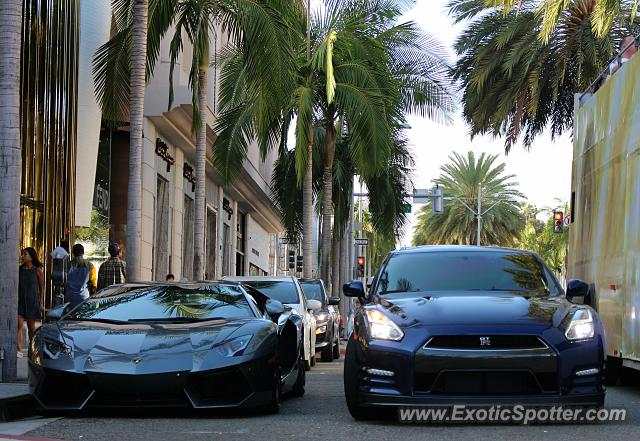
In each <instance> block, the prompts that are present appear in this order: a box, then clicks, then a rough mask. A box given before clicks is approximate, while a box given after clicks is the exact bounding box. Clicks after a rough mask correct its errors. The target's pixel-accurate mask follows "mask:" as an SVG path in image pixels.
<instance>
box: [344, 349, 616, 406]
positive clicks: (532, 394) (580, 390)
mask: <svg viewBox="0 0 640 441" xmlns="http://www.w3.org/2000/svg"><path fill="white" fill-rule="evenodd" d="M540 341H541V345H540V346H539V347H534V348H531V349H514V350H487V349H482V350H464V349H440V348H432V347H429V346H428V345H426V344H424V345H421V346H420V347H419V348H418V349H417V350H415V352H411V351H408V350H404V349H403V348H402V347H399V345H394V344H393V343H390V342H377V341H369V342H366V343H363V342H362V341H360V342H359V343H360V344H356V345H354V349H355V351H356V357H355V359H356V364H357V368H358V372H359V374H358V376H357V378H358V391H359V402H360V404H361V405H362V406H365V407H443V406H444V407H449V406H454V405H458V404H459V405H467V406H480V407H485V406H494V405H498V404H504V405H517V404H521V405H525V406H556V405H563V406H584V407H592V406H593V407H600V406H602V405H603V404H604V399H605V387H604V380H603V376H604V360H603V355H602V351H601V350H600V349H599V345H598V342H596V341H589V342H577V343H569V342H566V344H565V343H563V344H562V345H559V347H553V346H551V345H550V344H547V343H545V342H544V341H542V340H540ZM589 369H596V371H593V372H595V373H591V374H586V375H585V374H584V372H585V371H586V370H589Z"/></svg>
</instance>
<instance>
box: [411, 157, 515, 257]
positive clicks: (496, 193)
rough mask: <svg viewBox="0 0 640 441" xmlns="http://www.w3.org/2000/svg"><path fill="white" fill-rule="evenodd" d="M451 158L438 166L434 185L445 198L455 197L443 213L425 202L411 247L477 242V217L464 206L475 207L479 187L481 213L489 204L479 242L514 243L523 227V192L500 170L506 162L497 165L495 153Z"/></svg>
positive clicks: (483, 218) (503, 168) (448, 202)
mask: <svg viewBox="0 0 640 441" xmlns="http://www.w3.org/2000/svg"><path fill="white" fill-rule="evenodd" d="M449 158H450V160H451V162H450V163H448V164H445V165H443V166H442V167H441V171H442V173H441V174H440V176H439V177H438V178H437V179H436V180H435V183H436V184H438V185H440V186H441V187H442V188H443V189H444V192H445V195H446V196H448V197H453V198H457V199H456V200H451V201H447V203H446V204H445V206H444V213H441V214H434V213H432V211H431V207H430V206H426V205H425V206H424V207H422V208H421V209H420V214H419V215H418V224H417V225H416V227H415V229H414V236H413V245H424V244H459V245H468V244H475V243H476V234H477V228H478V224H477V219H476V216H475V215H474V214H473V213H472V212H471V211H470V210H469V209H468V208H467V207H465V204H466V205H468V206H469V207H474V208H475V207H476V203H477V199H478V189H479V188H480V187H481V188H482V193H481V203H482V207H485V208H484V209H483V211H484V210H486V209H487V208H490V207H493V208H491V209H490V210H489V211H488V212H487V213H486V214H483V216H482V230H481V232H480V238H481V242H482V243H484V244H492V245H503V246H506V245H512V244H513V243H515V240H516V238H517V237H518V235H519V232H520V230H521V229H522V217H521V214H520V207H519V204H518V199H520V198H522V197H524V196H523V195H522V193H520V192H519V191H518V190H517V186H518V184H517V183H515V182H513V181H512V180H511V179H512V178H513V177H514V175H505V174H504V170H505V164H504V163H500V164H496V160H497V159H498V155H486V154H484V153H482V154H481V155H480V157H478V158H476V156H475V154H474V153H473V152H468V153H467V155H466V156H463V155H460V154H459V153H454V154H453V155H451V156H450V157H449ZM494 204H495V205H494Z"/></svg>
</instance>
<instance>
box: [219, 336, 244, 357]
mask: <svg viewBox="0 0 640 441" xmlns="http://www.w3.org/2000/svg"><path fill="white" fill-rule="evenodd" d="M251 337H253V336H252V335H241V336H239V337H235V338H232V339H231V340H227V341H225V342H222V343H220V344H219V345H217V346H216V349H217V350H218V352H219V353H220V354H222V355H224V356H225V357H233V356H234V355H242V354H243V352H244V350H245V349H246V348H247V346H248V345H249V342H250V341H251Z"/></svg>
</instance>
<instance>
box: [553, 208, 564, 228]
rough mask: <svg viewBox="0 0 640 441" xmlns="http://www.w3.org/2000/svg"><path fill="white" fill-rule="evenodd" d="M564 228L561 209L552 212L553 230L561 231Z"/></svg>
mask: <svg viewBox="0 0 640 441" xmlns="http://www.w3.org/2000/svg"><path fill="white" fill-rule="evenodd" d="M563 228H564V213H563V212H562V211H554V212H553V232H554V233H562V229H563Z"/></svg>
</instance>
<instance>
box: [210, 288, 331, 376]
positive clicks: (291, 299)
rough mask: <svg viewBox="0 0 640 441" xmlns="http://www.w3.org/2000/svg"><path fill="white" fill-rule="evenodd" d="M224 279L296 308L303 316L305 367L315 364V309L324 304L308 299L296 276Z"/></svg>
mask: <svg viewBox="0 0 640 441" xmlns="http://www.w3.org/2000/svg"><path fill="white" fill-rule="evenodd" d="M222 280H225V281H227V282H238V283H243V284H246V285H249V286H251V287H253V288H255V289H257V290H258V291H260V292H262V293H263V294H264V295H266V296H269V297H270V298H272V299H275V300H278V301H280V302H281V303H282V304H284V305H285V306H290V307H291V308H293V309H295V310H296V311H297V312H298V314H300V315H301V316H302V322H303V324H304V333H303V334H304V366H305V369H306V370H309V369H310V368H311V366H313V365H315V360H316V359H315V356H316V350H315V348H316V318H315V316H314V314H313V311H314V309H320V307H321V306H322V304H321V303H320V302H318V301H317V300H308V299H307V298H306V297H305V295H304V292H303V291H302V288H301V287H300V284H299V283H298V280H297V279H296V278H295V277H269V276H237V277H233V276H225V277H223V278H222ZM314 302H315V303H314Z"/></svg>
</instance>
